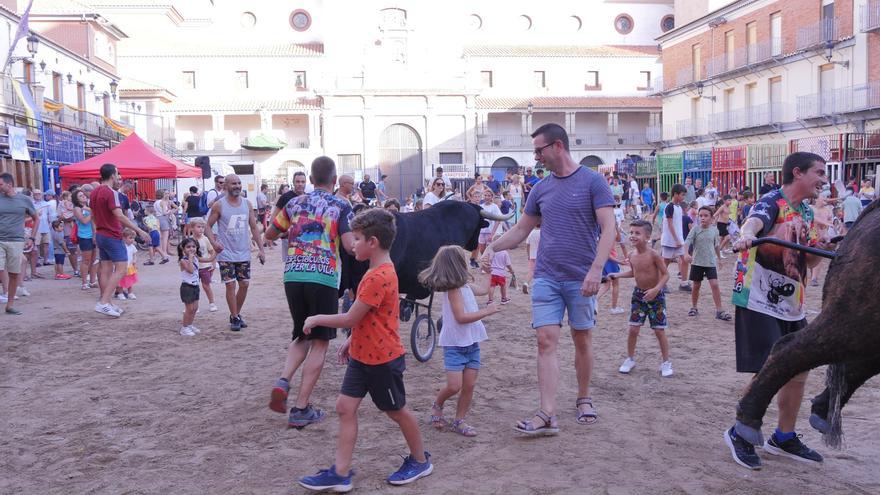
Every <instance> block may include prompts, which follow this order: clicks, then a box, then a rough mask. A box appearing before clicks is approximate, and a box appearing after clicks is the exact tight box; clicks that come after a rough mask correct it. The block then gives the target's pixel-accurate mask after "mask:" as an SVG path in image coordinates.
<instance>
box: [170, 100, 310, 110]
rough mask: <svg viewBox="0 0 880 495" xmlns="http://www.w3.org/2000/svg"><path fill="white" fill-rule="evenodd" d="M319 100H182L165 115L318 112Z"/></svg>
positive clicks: (172, 105) (173, 105)
mask: <svg viewBox="0 0 880 495" xmlns="http://www.w3.org/2000/svg"><path fill="white" fill-rule="evenodd" d="M320 108H321V101H320V99H319V98H294V99H273V100H259V99H219V98H218V99H205V100H194V99H183V100H178V101H176V102H175V103H173V104H171V105H169V106H168V107H166V109H165V110H163V112H166V113H201V112H257V111H259V110H265V111H269V112H283V111H287V110H319V109H320Z"/></svg>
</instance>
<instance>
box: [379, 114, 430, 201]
mask: <svg viewBox="0 0 880 495" xmlns="http://www.w3.org/2000/svg"><path fill="white" fill-rule="evenodd" d="M379 173H380V174H385V175H387V176H388V178H387V179H385V192H386V194H388V197H390V198H398V199H399V200H400V202H401V203H402V202H403V201H404V198H406V196H408V195H410V194H413V193H415V192H416V190H417V189H419V188H420V187H423V183H422V178H423V176H422V174H423V170H422V140H421V139H419V135H418V133H417V132H416V131H415V129H413V128H412V127H410V126H408V125H404V124H393V125H390V126H388V127H387V128H386V129H385V130H384V131H382V135H381V136H380V137H379ZM377 179H378V177H377Z"/></svg>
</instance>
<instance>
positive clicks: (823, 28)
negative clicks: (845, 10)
mask: <svg viewBox="0 0 880 495" xmlns="http://www.w3.org/2000/svg"><path fill="white" fill-rule="evenodd" d="M839 37H840V19H838V18H826V19H822V20H821V21H819V22H816V23H814V24H810V25H808V26H805V27H802V28H799V29H798V31H797V45H796V46H795V47H796V48H797V49H798V50H807V49H810V48H817V47H819V46H822V45H824V44H825V42H827V41H834V40H837V39H838V38H839Z"/></svg>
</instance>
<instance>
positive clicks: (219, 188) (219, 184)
mask: <svg viewBox="0 0 880 495" xmlns="http://www.w3.org/2000/svg"><path fill="white" fill-rule="evenodd" d="M225 194H226V178H225V177H223V176H222V175H217V176H214V188H213V189H209V190H208V193H207V195H206V196H205V199H206V200H207V203H208V208H210V207H211V206H212V205H213V204H214V202H215V201H217V200H218V199H220V198H221V197H223V196H224V195H225Z"/></svg>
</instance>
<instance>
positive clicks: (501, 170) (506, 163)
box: [491, 156, 519, 182]
mask: <svg viewBox="0 0 880 495" xmlns="http://www.w3.org/2000/svg"><path fill="white" fill-rule="evenodd" d="M491 170H492V175H493V176H494V177H495V180H497V181H498V182H503V181H504V179H506V178H507V171H508V170H509V171H511V172H514V173H516V172H518V171H519V164H518V163H516V160H514V159H513V158H510V157H509V156H502V157H501V158H499V159H497V160H495V162H494V163H492V169H491Z"/></svg>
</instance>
